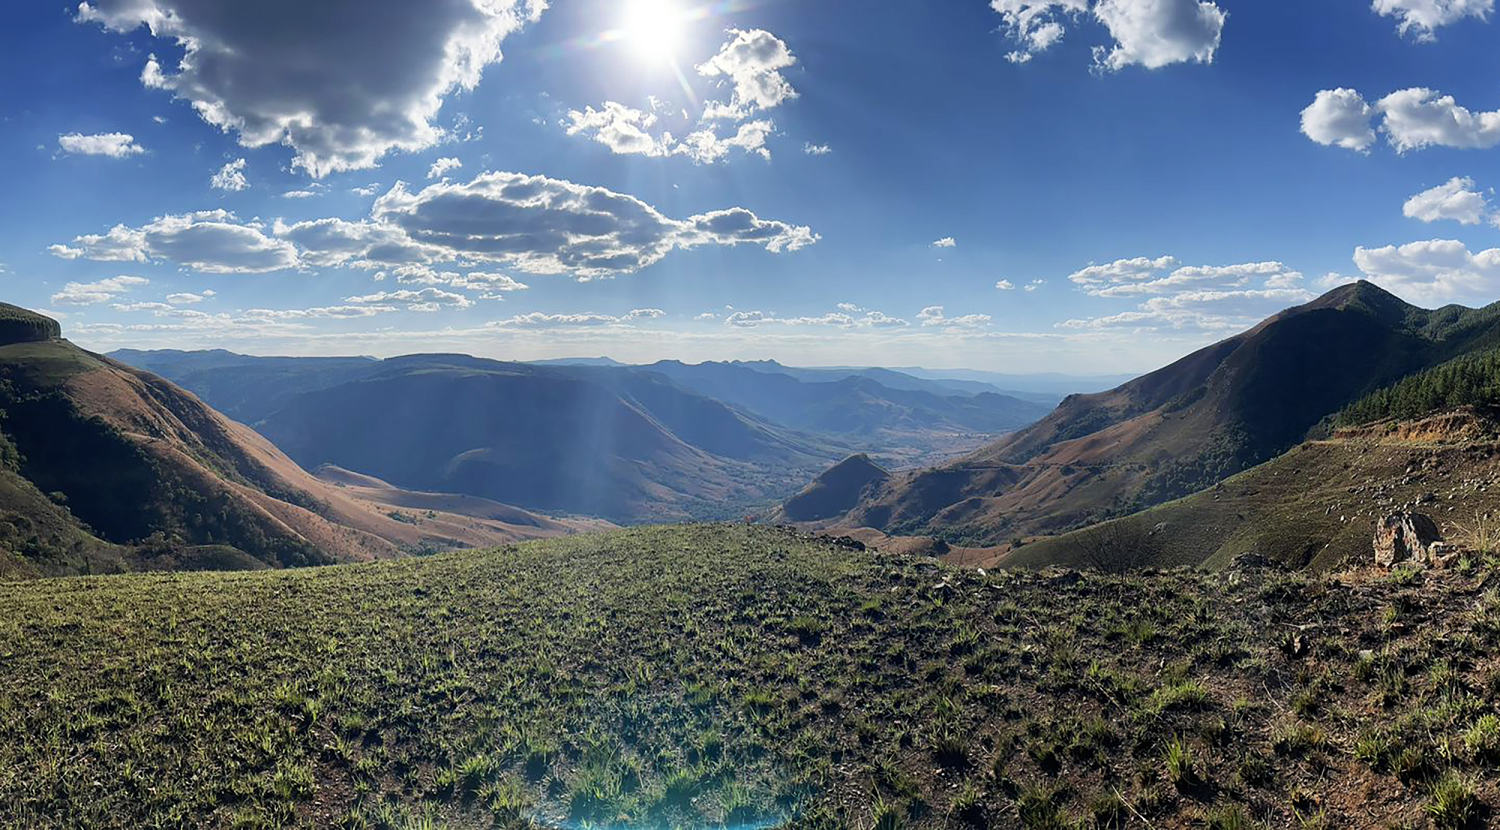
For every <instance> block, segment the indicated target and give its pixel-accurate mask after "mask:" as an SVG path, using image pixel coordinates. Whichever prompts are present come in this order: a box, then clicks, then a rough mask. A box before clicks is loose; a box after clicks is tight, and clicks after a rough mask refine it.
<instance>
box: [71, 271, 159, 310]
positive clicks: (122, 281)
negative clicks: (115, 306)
mask: <svg viewBox="0 0 1500 830" xmlns="http://www.w3.org/2000/svg"><path fill="white" fill-rule="evenodd" d="M150 282H151V281H150V280H148V279H146V278H145V277H128V276H119V277H110V278H108V279H103V280H97V281H95V282H70V283H68V284H67V285H64V286H63V289H62V290H61V291H59V292H57V293H56V294H53V295H52V304H53V305H98V304H100V303H107V302H110V301H111V300H113V299H115V298H116V297H119V296H120V295H121V294H124V293H126V292H128V291H130V290H131V289H132V288H139V287H141V286H143V285H147V284H149V283H150Z"/></svg>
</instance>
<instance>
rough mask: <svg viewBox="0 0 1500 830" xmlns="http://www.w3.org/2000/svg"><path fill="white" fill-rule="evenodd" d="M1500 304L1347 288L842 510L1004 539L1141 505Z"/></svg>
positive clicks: (1476, 338) (1469, 326)
mask: <svg viewBox="0 0 1500 830" xmlns="http://www.w3.org/2000/svg"><path fill="white" fill-rule="evenodd" d="M1497 320H1500V305H1496V306H1490V307H1487V308H1484V309H1466V308H1462V307H1458V306H1448V307H1445V308H1441V309H1437V310H1433V311H1429V310H1424V309H1420V308H1417V307H1415V306H1411V305H1408V304H1407V303H1404V302H1402V301H1401V300H1400V299H1398V298H1396V297H1395V296H1394V295H1391V294H1390V293H1388V292H1386V291H1384V290H1382V289H1380V288H1378V287H1376V286H1374V285H1372V284H1370V283H1368V282H1358V283H1353V284H1350V285H1346V286H1343V287H1340V288H1338V289H1335V290H1333V291H1331V292H1329V293H1328V294H1326V295H1324V296H1323V297H1320V298H1318V299H1316V300H1314V301H1313V302H1311V303H1308V304H1306V305H1303V306H1299V307H1297V308H1292V309H1288V310H1286V311H1284V312H1282V313H1280V314H1277V315H1275V316H1273V317H1271V318H1269V319H1268V320H1266V321H1264V322H1262V323H1261V324H1259V325H1257V326H1255V327H1254V328H1252V329H1250V330H1249V331H1246V332H1244V333H1242V334H1239V335H1236V336H1235V337H1231V338H1229V339H1227V340H1224V341H1222V342H1220V343H1216V344H1214V345H1212V346H1209V347H1207V348H1205V349H1202V350H1200V351H1198V352H1195V353H1193V354H1191V355H1188V356H1187V357H1185V358H1182V359H1181V360H1179V361H1177V362H1175V363H1173V364H1171V365H1169V366H1167V367H1164V368H1163V369H1160V370H1158V371H1156V372H1152V373H1150V374H1147V375H1144V376H1142V377H1140V378H1138V379H1136V380H1133V381H1130V382H1129V383H1126V384H1124V385H1122V386H1120V387H1118V388H1116V389H1113V390H1110V391H1108V392H1103V393H1099V394H1094V395H1075V396H1072V397H1069V398H1068V399H1067V400H1065V401H1063V403H1062V404H1061V405H1060V406H1059V407H1058V408H1057V409H1056V410H1055V411H1054V412H1053V413H1051V414H1050V415H1048V416H1047V417H1045V418H1043V419H1042V420H1040V421H1039V422H1037V423H1036V424H1034V425H1032V426H1030V427H1027V428H1026V429H1023V430H1020V431H1017V432H1015V433H1013V434H1011V435H1008V436H1006V437H1004V438H1002V439H1000V440H998V441H996V442H994V443H992V444H990V445H988V446H986V447H984V448H983V449H981V450H979V451H977V452H975V453H973V454H971V455H969V456H967V457H965V458H963V459H961V460H958V461H956V462H954V463H952V464H948V465H945V466H941V467H937V468H933V469H928V470H922V471H916V472H910V473H905V474H899V475H897V476H893V477H892V478H891V480H890V481H888V482H887V483H886V484H885V485H884V486H882V487H881V488H880V489H879V491H878V492H875V493H872V494H870V495H869V497H867V498H866V499H865V500H863V501H862V502H861V504H859V505H858V506H857V507H855V508H854V509H853V510H851V511H849V513H848V514H846V515H845V516H844V517H843V518H842V519H841V520H840V523H842V524H846V525H849V526H869V527H874V528H877V529H880V530H884V531H887V532H897V533H915V534H936V535H942V536H945V537H951V538H955V539H960V540H964V541H975V542H984V543H991V544H993V543H998V542H1002V541H1008V540H1009V539H1011V538H1013V537H1024V536H1031V535H1036V534H1050V533H1056V532H1059V531H1064V530H1068V529H1070V528H1074V527H1079V526H1083V525H1087V524H1090V523H1092V522H1095V521H1099V520H1102V519H1107V518H1110V517H1112V516H1119V515H1125V514H1128V513H1131V512H1134V511H1137V510H1141V509H1144V508H1147V507H1151V506H1153V505H1155V504H1160V503H1162V502H1165V501H1168V500H1170V499H1173V498H1177V497H1180V496H1184V495H1187V494H1189V493H1192V492H1194V491H1196V490H1199V489H1202V488H1203V487H1206V486H1209V485H1211V484H1213V483H1214V482H1216V481H1219V480H1222V479H1223V478H1225V477H1226V476H1229V475H1232V474H1234V473H1237V472H1239V471H1241V470H1245V469H1248V468H1250V467H1252V466H1254V465H1256V464H1259V463H1261V462H1263V461H1266V460H1268V459H1270V458H1272V457H1275V456H1276V455H1278V454H1280V453H1281V452H1284V451H1285V450H1287V449H1289V448H1290V447H1292V446H1294V445H1296V444H1297V443H1299V442H1301V441H1302V440H1303V439H1304V438H1305V437H1306V436H1307V435H1308V433H1309V431H1310V430H1312V429H1314V428H1315V427H1317V426H1318V425H1319V424H1321V423H1325V422H1326V420H1327V419H1329V418H1330V416H1332V415H1333V414H1335V413H1336V412H1338V411H1339V410H1340V409H1342V408H1344V407H1345V406H1348V405H1349V404H1350V403H1352V402H1353V401H1355V400H1358V399H1359V398H1361V397H1363V396H1365V395H1367V394H1369V393H1370V392H1372V391H1374V390H1376V389H1379V388H1381V387H1384V386H1387V385H1389V384H1390V383H1392V382H1394V381H1396V380H1398V379H1400V378H1402V377H1404V376H1406V375H1409V374H1411V373H1413V372H1416V371H1419V370H1421V369H1424V368H1426V367H1429V366H1433V365H1436V364H1438V363H1441V362H1443V361H1445V360H1449V359H1451V358H1453V357H1454V356H1457V355H1461V354H1465V353H1468V352H1472V351H1475V350H1478V349H1483V348H1488V347H1490V346H1493V345H1494V344H1495V343H1496V342H1497V341H1500V326H1497V325H1496V321H1497Z"/></svg>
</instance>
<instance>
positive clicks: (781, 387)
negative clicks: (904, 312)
mask: <svg viewBox="0 0 1500 830" xmlns="http://www.w3.org/2000/svg"><path fill="white" fill-rule="evenodd" d="M769 366H776V367H780V364H769ZM769 366H768V364H764V363H762V364H745V363H700V364H696V365H689V364H686V363H682V362H679V361H673V360H668V361H662V362H659V363H653V364H651V365H649V366H645V367H642V368H643V369H645V370H647V371H651V372H656V373H659V374H661V375H664V376H666V377H668V378H671V379H672V381H673V382H675V383H677V384H678V385H680V386H682V387H684V388H687V389H692V390H694V391H696V392H698V393H700V394H703V395H707V396H709V397H712V398H715V399H718V400H721V401H724V402H726V403H729V404H732V405H734V406H737V407H740V408H742V409H745V410H748V411H750V412H754V413H756V414H757V415H759V416H761V417H763V418H765V419H767V420H769V421H772V422H774V423H778V424H782V425H784V426H786V427H790V428H791V429H795V430H800V431H804V432H809V433H813V434H819V435H827V436H832V437H834V438H837V439H840V440H843V441H845V442H848V443H851V444H854V445H856V446H858V447H860V448H861V449H863V450H865V451H867V452H870V453H871V454H873V455H878V456H880V457H881V458H882V459H884V460H886V461H887V462H888V463H891V464H895V465H910V464H913V463H920V462H921V461H923V460H924V459H925V460H928V461H930V460H932V458H933V457H938V458H941V457H943V456H944V455H951V454H952V453H954V452H963V451H966V450H967V449H970V448H972V447H974V446H975V444H974V438H975V437H976V436H980V437H983V436H995V435H998V434H1001V433H1005V432H1010V431H1012V430H1015V429H1018V428H1020V427H1023V426H1025V425H1027V424H1029V423H1031V422H1033V421H1035V420H1036V419H1038V418H1040V417H1042V416H1043V415H1045V414H1046V411H1047V408H1046V407H1045V406H1043V405H1041V404H1037V403H1034V402H1031V401H1023V400H1019V399H1016V398H1012V397H1008V396H1005V395H1000V394H997V393H994V392H981V393H979V394H967V393H957V392H952V391H942V390H941V389H940V388H937V391H934V388H933V387H931V385H930V384H923V383H922V382H920V381H918V382H916V383H915V385H914V386H913V387H912V388H896V387H893V386H888V385H886V384H885V383H882V382H881V381H879V380H877V379H876V377H878V376H880V374H881V373H880V372H871V373H869V374H848V375H842V376H841V375H839V373H837V372H832V373H829V374H819V373H820V372H823V370H791V369H786V368H785V367H780V368H779V369H776V370H768V369H769ZM891 374H896V373H891Z"/></svg>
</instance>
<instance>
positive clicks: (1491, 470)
mask: <svg viewBox="0 0 1500 830" xmlns="http://www.w3.org/2000/svg"><path fill="white" fill-rule="evenodd" d="M1496 487H1500V422H1497V421H1496V420H1495V416H1494V414H1493V413H1491V412H1483V411H1477V410H1474V409H1469V408H1465V409H1460V410H1454V411H1449V412H1444V413H1439V414H1436V415H1433V416H1429V417H1425V418H1419V419H1416V420H1413V421H1405V422H1393V421H1388V422H1381V423H1378V424H1373V425H1370V426H1366V427H1360V428H1347V429H1343V430H1340V431H1338V432H1337V433H1336V434H1335V435H1333V436H1331V437H1329V438H1326V439H1320V440H1315V441H1309V442H1306V443H1304V444H1302V445H1300V446H1298V447H1296V448H1294V449H1293V450H1291V451H1290V452H1288V453H1286V454H1284V455H1281V456H1278V457H1277V458H1275V459H1272V460H1271V461H1268V462H1266V463H1265V464H1261V465H1259V466H1256V467H1254V468H1252V469H1250V470H1248V471H1246V472H1244V473H1241V474H1239V475H1236V476H1232V477H1230V478H1228V479H1225V480H1224V481H1223V482H1221V483H1219V484H1218V485H1216V486H1214V487H1212V488H1210V489H1208V490H1205V491H1203V492H1200V493H1195V494H1193V495H1191V496H1188V497H1186V498H1184V499H1180V500H1177V501H1173V502H1169V503H1167V504H1164V505H1161V506H1159V507H1156V508H1153V509H1151V510H1147V511H1145V512H1142V513H1138V514H1135V515H1132V516H1128V517H1125V518H1122V519H1118V520H1115V521H1113V522H1110V523H1109V524H1107V525H1105V526H1104V527H1103V528H1090V529H1085V530H1081V531H1077V532H1075V533H1072V534H1067V535H1064V536H1061V537H1057V538H1052V539H1044V540H1041V541H1038V542H1035V543H1032V544H1028V545H1025V546H1024V547H1022V548H1020V549H1018V550H1017V551H1015V552H1014V553H1012V554H1010V555H1008V556H1004V557H1000V558H999V559H998V561H1001V562H1004V563H1005V564H1006V565H1010V566H1024V567H1036V566H1043V565H1050V564H1069V563H1074V564H1076V563H1079V562H1081V561H1082V560H1081V558H1080V557H1083V556H1085V555H1086V549H1087V546H1088V542H1089V540H1090V538H1091V537H1092V536H1093V535H1095V534H1099V533H1101V532H1103V534H1104V535H1105V536H1106V537H1108V538H1110V539H1111V540H1112V544H1114V545H1116V546H1118V547H1132V548H1138V549H1139V550H1136V551H1135V552H1134V553H1133V554H1132V555H1139V556H1142V557H1144V559H1145V560H1146V563H1147V564H1150V565H1153V566H1174V565H1194V566H1199V565H1202V566H1207V567H1223V566H1224V565H1227V564H1228V563H1229V562H1230V561H1231V560H1232V559H1233V558H1234V557H1236V556H1238V555H1240V554H1244V553H1256V554H1260V555H1262V556H1266V557H1269V558H1271V559H1274V560H1277V561H1279V562H1281V563H1282V564H1283V565H1285V566H1287V567H1291V568H1311V569H1315V570H1328V569H1333V568H1338V567H1341V566H1344V565H1345V564H1346V563H1349V562H1358V561H1364V560H1367V559H1368V558H1369V556H1370V544H1371V543H1370V539H1371V536H1372V535H1373V532H1374V528H1375V523H1376V522H1377V521H1378V520H1379V519H1380V518H1381V517H1382V516H1385V515H1389V514H1390V513H1392V512H1395V511H1398V510H1417V511H1420V512H1422V513H1425V514H1428V515H1430V516H1431V517H1432V518H1433V519H1434V520H1435V521H1436V522H1437V524H1438V526H1439V528H1440V530H1441V531H1442V532H1443V534H1444V536H1445V537H1446V538H1449V539H1456V540H1459V541H1473V540H1474V539H1476V538H1477V539H1479V540H1481V541H1482V540H1485V539H1487V538H1488V537H1491V536H1495V537H1496V538H1497V540H1500V522H1497V521H1496V520H1495V518H1494V516H1493V511H1494V506H1495V495H1494V493H1493V492H1492V491H1493V490H1494V488H1496ZM1483 543H1484V544H1488V542H1483Z"/></svg>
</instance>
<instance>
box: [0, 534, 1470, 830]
mask: <svg viewBox="0 0 1500 830" xmlns="http://www.w3.org/2000/svg"><path fill="white" fill-rule="evenodd" d="M1496 568H1497V565H1496V562H1495V561H1494V560H1493V559H1479V558H1476V559H1474V560H1472V561H1470V562H1469V563H1467V569H1465V570H1456V571H1445V572H1433V573H1428V574H1419V573H1415V572H1401V571H1398V572H1396V573H1394V574H1390V575H1360V574H1348V575H1342V576H1337V577H1318V576H1310V575H1305V574H1281V573H1275V572H1267V571H1237V572H1234V573H1233V574H1231V575H1230V576H1229V577H1228V578H1225V576H1224V575H1214V576H1207V575H1202V574H1197V573H1192V572H1185V571H1184V572H1172V573H1167V574H1158V575H1152V576H1133V577H1106V576H1089V575H1077V574H1067V573H1055V572H1054V573H1047V574H1026V573H1007V574H991V575H985V574H982V573H979V572H977V571H973V570H949V569H945V568H942V567H940V566H938V565H936V564H934V563H933V562H932V561H931V560H925V559H915V558H904V557H896V556H884V555H881V554H877V553H867V552H854V551H849V550H846V549H843V548H839V547H836V546H832V545H830V544H826V543H820V542H817V541H814V540H811V539H809V538H806V537H800V536H796V535H793V534H790V533H786V532H782V531H777V530H773V529H766V528H754V527H745V526H736V527H701V526H700V527H677V528H654V529H641V530H633V531H625V532H619V533H614V534H609V535H599V536H583V537H572V538H568V539H561V540H550V541H545V542H537V543H527V544H523V545H520V546H515V547H510V548H505V549H501V550H496V551H490V552H476V553H464V554H450V555H443V556H438V557H432V558H426V559H416V560H402V561H394V562H383V563H375V564H369V565H355V566H340V567H334V568H323V569H311V570H301V571H289V572H259V573H249V574H179V575H140V576H124V577H95V578H85V579H67V580H46V581H33V582H27V583H8V584H7V583H0V607H4V608H5V609H6V614H4V615H0V815H4V816H6V817H7V821H8V822H11V823H14V824H16V825H18V826H25V827H35V828H49V827H78V826H89V827H138V826H225V827H243V828H253V827H272V826H308V827H311V826H317V827H328V826H339V827H354V828H419V827H421V828H426V827H435V826H443V827H489V826H493V825H495V824H499V825H501V826H507V825H518V824H521V823H524V822H527V821H531V822H534V824H533V826H535V825H537V824H539V825H541V826H549V827H562V826H567V827H582V826H619V825H620V824H622V823H629V824H630V825H631V826H637V827H667V826H683V827H703V826H719V825H720V824H724V823H727V824H728V825H730V826H735V827H761V826H774V825H780V824H788V825H791V826H796V827H830V828H831V827H840V826H855V827H871V826H876V827H881V828H894V827H903V826H906V827H919V828H928V827H931V828H937V827H955V826H956V827H963V826H973V827H985V826H995V827H1010V826H1026V827H1064V826H1076V825H1084V826H1125V825H1127V824H1129V825H1131V826H1153V827H1181V826H1210V827H1237V828H1240V827H1254V826H1268V827H1288V826H1302V827H1340V826H1350V825H1359V826H1374V825H1380V826H1402V827H1418V826H1423V825H1425V824H1427V823H1428V822H1429V821H1433V822H1436V823H1437V824H1438V826H1441V827H1459V826H1479V822H1482V821H1484V820H1485V816H1486V815H1487V813H1486V810H1487V809H1489V807H1490V806H1492V805H1496V804H1500V783H1497V781H1500V778H1497V776H1496V775H1495V774H1494V772H1495V770H1496V764H1497V763H1500V722H1497V720H1496V717H1495V715H1494V713H1493V709H1492V707H1491V704H1490V703H1489V702H1488V701H1493V700H1494V699H1495V696H1496V695H1497V694H1500V663H1497V657H1500V592H1497V590H1496V587H1495V586H1496V585H1497V582H1500V574H1497V571H1496Z"/></svg>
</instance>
